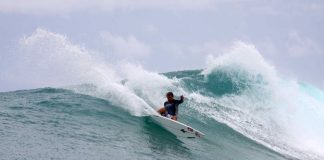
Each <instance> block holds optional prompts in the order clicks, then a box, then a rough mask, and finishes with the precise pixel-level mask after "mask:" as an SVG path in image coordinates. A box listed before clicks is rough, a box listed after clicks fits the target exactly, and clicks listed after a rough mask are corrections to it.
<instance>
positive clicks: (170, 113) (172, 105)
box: [158, 92, 184, 121]
mask: <svg viewBox="0 0 324 160" xmlns="http://www.w3.org/2000/svg"><path fill="white" fill-rule="evenodd" d="M166 97H167V99H168V100H167V101H166V102H164V107H162V108H160V109H159V110H158V112H159V113H160V114H161V115H162V116H165V117H168V118H171V119H173V120H175V121H176V120H177V114H178V106H179V104H181V103H182V102H183V99H184V97H183V96H182V95H181V96H180V100H175V99H174V98H173V93H172V92H168V93H167V94H166Z"/></svg>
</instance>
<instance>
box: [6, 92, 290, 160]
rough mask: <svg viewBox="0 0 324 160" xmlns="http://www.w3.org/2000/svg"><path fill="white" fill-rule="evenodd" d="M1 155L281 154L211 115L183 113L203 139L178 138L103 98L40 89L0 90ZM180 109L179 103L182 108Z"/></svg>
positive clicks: (245, 156) (147, 156) (205, 156)
mask: <svg viewBox="0 0 324 160" xmlns="http://www.w3.org/2000/svg"><path fill="white" fill-rule="evenodd" d="M0 98H1V101H0V102H1V103H0V106H1V112H0V118H1V128H0V134H1V138H0V141H1V145H0V148H1V150H0V155H1V159H24V158H26V159H51V158H53V159H284V157H283V156H281V155H280V154H278V153H276V152H274V151H272V150H270V149H267V148H266V147H264V146H262V145H260V144H258V143H256V142H254V141H252V140H250V139H248V138H246V137H245V136H243V135H241V134H240V133H237V132H235V131H234V130H233V129H231V128H229V127H227V126H226V125H224V124H221V123H219V122H217V121H215V120H213V119H209V118H206V119H205V120H204V121H203V122H202V121H199V120H198V119H196V118H195V117H192V116H190V115H187V114H183V115H182V116H181V117H180V120H181V121H182V122H187V123H190V125H192V126H193V127H196V128H199V129H200V130H202V131H203V132H204V133H205V134H206V137H205V138H203V139H178V138H177V137H175V136H174V135H173V134H171V133H169V132H168V131H166V130H164V129H163V128H161V127H160V126H159V125H157V124H155V123H153V122H152V120H151V119H150V118H149V117H147V116H142V117H137V116H132V115H131V114H129V113H128V112H126V111H124V110H123V109H120V108H119V107H118V106H114V105H112V104H111V103H110V102H109V101H108V100H104V99H99V98H95V97H91V96H87V95H82V94H77V93H73V92H72V91H69V90H64V89H55V88H42V89H34V90H24V91H15V92H5V93H1V94H0ZM183 109H184V107H183Z"/></svg>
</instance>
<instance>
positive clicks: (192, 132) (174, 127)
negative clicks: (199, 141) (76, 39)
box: [151, 115, 205, 138]
mask: <svg viewBox="0 0 324 160" xmlns="http://www.w3.org/2000/svg"><path fill="white" fill-rule="evenodd" d="M151 117H152V118H153V119H154V120H155V121H156V122H157V123H158V124H160V125H161V126H162V127H163V128H165V129H167V130H168V131H170V132H171V133H173V134H174V135H176V136H177V137H186V138H201V137H203V136H204V135H205V134H203V133H202V132H200V131H198V130H196V129H194V128H192V127H190V126H188V125H185V124H183V123H181V122H178V121H174V120H172V119H170V118H167V117H163V116H160V115H152V116H151Z"/></svg>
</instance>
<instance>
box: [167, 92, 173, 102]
mask: <svg viewBox="0 0 324 160" xmlns="http://www.w3.org/2000/svg"><path fill="white" fill-rule="evenodd" d="M166 97H167V99H168V101H172V100H173V93H172V92H168V93H167V94H166Z"/></svg>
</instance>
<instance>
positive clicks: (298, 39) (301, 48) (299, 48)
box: [287, 30, 323, 57]
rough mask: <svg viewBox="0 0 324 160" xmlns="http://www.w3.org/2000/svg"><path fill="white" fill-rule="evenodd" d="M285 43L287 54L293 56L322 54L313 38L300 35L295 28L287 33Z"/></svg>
mask: <svg viewBox="0 0 324 160" xmlns="http://www.w3.org/2000/svg"><path fill="white" fill-rule="evenodd" d="M287 45H288V46H287V47H288V54H289V55H291V56H293V57H302V56H306V55H316V54H323V50H322V49H321V47H319V45H318V44H317V43H316V42H315V41H314V40H312V39H310V38H308V37H302V36H300V34H299V33H298V32H297V31H295V30H294V31H291V32H290V33H289V40H288V44H287Z"/></svg>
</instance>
